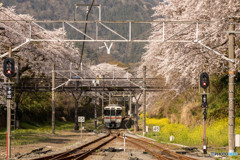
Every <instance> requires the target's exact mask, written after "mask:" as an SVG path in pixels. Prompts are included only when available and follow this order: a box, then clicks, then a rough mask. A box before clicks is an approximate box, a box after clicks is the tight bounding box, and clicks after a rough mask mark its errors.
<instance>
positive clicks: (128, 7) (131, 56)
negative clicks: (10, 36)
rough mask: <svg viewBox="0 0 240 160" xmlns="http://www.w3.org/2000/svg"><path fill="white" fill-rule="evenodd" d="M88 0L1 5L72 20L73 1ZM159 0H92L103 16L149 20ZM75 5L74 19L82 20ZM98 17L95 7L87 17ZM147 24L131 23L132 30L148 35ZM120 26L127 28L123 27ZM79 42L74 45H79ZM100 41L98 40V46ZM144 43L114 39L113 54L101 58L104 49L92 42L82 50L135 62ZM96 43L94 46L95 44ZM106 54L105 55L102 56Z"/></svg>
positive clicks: (17, 0) (93, 57) (94, 58)
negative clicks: (99, 6)
mask: <svg viewBox="0 0 240 160" xmlns="http://www.w3.org/2000/svg"><path fill="white" fill-rule="evenodd" d="M91 2H92V1H91V0H81V1H79V0H31V1H29V0H11V1H9V0H2V3H3V6H5V7H6V6H16V12H17V13H19V14H30V15H31V16H33V17H34V18H35V19H38V20H60V19H62V20H73V19H74V10H75V6H74V4H90V3H91ZM159 2H160V1H158V0H131V1H127V0H95V4H101V5H102V20H113V21H118V20H139V21H149V20H152V18H151V16H152V14H153V10H152V8H153V7H154V6H155V5H157V4H158V3H159ZM81 9H82V8H80V9H77V11H76V20H85V16H86V11H85V10H84V9H85V8H84V9H83V10H81ZM97 17H98V10H97V8H93V10H92V12H91V15H90V17H89V20H96V19H97ZM148 29H149V27H147V26H145V27H143V28H142V29H138V28H137V27H136V26H133V30H134V32H135V33H136V34H137V36H138V37H144V38H145V39H147V37H148V36H149V34H150V32H149V31H148V32H147V30H148ZM121 30H128V28H124V27H123V28H122V29H121ZM68 36H70V37H73V36H74V33H68ZM81 45H82V44H81V43H77V44H76V46H78V48H80V49H81ZM102 45H103V44H99V46H98V47H100V46H102ZM143 46H144V44H142V43H140V44H139V43H132V44H126V43H115V44H114V45H113V48H112V50H111V54H112V55H107V58H101V57H102V56H105V54H106V53H107V51H106V49H102V50H101V51H98V50H97V48H98V47H97V48H96V47H95V46H93V45H92V44H89V43H88V44H87V48H88V49H86V50H85V52H84V58H85V59H89V60H90V61H91V62H94V63H101V62H111V61H121V62H124V63H125V64H128V63H135V62H138V61H139V60H140V59H141V55H142V54H143V52H144V49H143ZM94 47H95V48H94ZM105 57H106V56H105Z"/></svg>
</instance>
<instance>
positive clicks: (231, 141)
mask: <svg viewBox="0 0 240 160" xmlns="http://www.w3.org/2000/svg"><path fill="white" fill-rule="evenodd" d="M234 30H235V24H234V19H233V18H231V19H230V24H229V32H231V31H234ZM228 52H229V57H228V58H230V59H233V60H234V59H235V34H234V33H229V50H228ZM228 66H229V72H228V74H229V77H228V80H229V88H228V90H229V91H228V98H229V99H228V101H229V102H228V107H229V117H228V128H229V130H228V145H229V152H230V153H232V152H234V150H235V103H234V96H235V86H234V85H235V82H234V78H235V73H234V72H235V69H234V64H233V63H231V62H229V64H228Z"/></svg>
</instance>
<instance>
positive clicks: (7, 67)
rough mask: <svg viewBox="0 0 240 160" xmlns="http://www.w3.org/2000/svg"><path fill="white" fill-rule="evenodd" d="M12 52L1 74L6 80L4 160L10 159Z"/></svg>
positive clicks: (5, 61) (13, 65)
mask: <svg viewBox="0 0 240 160" xmlns="http://www.w3.org/2000/svg"><path fill="white" fill-rule="evenodd" d="M11 54H12V50H11V48H10V49H9V58H6V59H5V60H4V62H3V74H4V75H5V76H6V77H7V78H8V82H7V86H6V99H7V134H6V159H10V158H11V99H12V96H13V94H12V86H10V84H11V80H10V78H12V77H13V76H14V74H15V62H14V59H13V58H11V56H12V55H11Z"/></svg>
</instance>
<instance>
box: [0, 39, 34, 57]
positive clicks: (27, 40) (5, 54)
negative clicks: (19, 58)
mask: <svg viewBox="0 0 240 160" xmlns="http://www.w3.org/2000/svg"><path fill="white" fill-rule="evenodd" d="M29 42H31V40H30V39H26V41H25V42H24V43H22V44H20V45H19V46H17V47H15V48H13V49H12V51H15V50H17V49H18V48H20V47H22V46H24V45H25V44H28V43H29ZM8 54H9V53H8V52H6V53H4V54H3V55H1V56H0V58H3V57H5V56H7V55H8Z"/></svg>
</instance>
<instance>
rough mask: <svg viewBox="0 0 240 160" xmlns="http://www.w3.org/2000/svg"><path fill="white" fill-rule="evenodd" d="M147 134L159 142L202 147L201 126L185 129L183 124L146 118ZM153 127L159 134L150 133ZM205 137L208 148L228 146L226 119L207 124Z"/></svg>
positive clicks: (239, 131)
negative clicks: (172, 137) (156, 128)
mask: <svg viewBox="0 0 240 160" xmlns="http://www.w3.org/2000/svg"><path fill="white" fill-rule="evenodd" d="M146 123H147V126H149V132H148V133H147V134H146V136H147V137H150V138H153V139H156V140H157V141H159V142H168V143H178V144H183V145H187V146H199V147H200V146H202V141H203V139H202V135H203V127H202V125H197V126H192V127H187V126H186V125H183V124H176V123H175V124H174V123H170V122H169V120H168V119H167V118H162V119H155V118H151V119H149V118H147V119H146ZM153 126H160V132H157V133H156V132H152V129H153ZM235 131H236V134H240V118H236V130H235ZM206 132H207V133H206V135H207V139H208V146H211V147H225V146H227V145H228V119H227V118H225V119H221V120H216V121H214V122H212V123H211V124H207V127H206ZM171 135H173V136H174V141H172V142H170V136H171Z"/></svg>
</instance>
